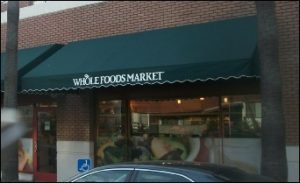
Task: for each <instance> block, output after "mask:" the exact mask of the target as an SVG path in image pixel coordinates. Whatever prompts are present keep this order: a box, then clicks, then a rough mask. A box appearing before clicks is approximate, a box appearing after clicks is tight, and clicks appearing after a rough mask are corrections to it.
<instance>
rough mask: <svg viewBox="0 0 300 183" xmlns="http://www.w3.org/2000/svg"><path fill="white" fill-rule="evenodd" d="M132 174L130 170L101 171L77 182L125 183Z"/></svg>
mask: <svg viewBox="0 0 300 183" xmlns="http://www.w3.org/2000/svg"><path fill="white" fill-rule="evenodd" d="M130 172H131V171H130V170H108V171H99V172H95V173H92V174H89V175H86V176H84V177H81V178H79V179H76V180H75V182H125V181H126V180H127V177H128V176H129V174H130Z"/></svg>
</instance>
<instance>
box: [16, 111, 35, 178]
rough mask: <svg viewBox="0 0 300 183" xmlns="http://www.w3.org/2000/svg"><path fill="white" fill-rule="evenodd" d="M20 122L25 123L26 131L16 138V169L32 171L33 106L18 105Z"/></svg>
mask: <svg viewBox="0 0 300 183" xmlns="http://www.w3.org/2000/svg"><path fill="white" fill-rule="evenodd" d="M18 109H19V110H20V112H21V115H22V122H24V123H25V124H26V128H27V130H28V131H27V133H26V134H25V135H24V136H23V137H22V138H21V139H19V140H18V157H19V158H18V170H19V172H26V173H33V150H32V149H33V139H32V136H33V131H32V120H33V106H19V107H18Z"/></svg>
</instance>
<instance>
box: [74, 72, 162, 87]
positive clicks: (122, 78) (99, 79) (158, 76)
mask: <svg viewBox="0 0 300 183" xmlns="http://www.w3.org/2000/svg"><path fill="white" fill-rule="evenodd" d="M164 73H165V72H162V71H158V72H141V73H132V74H116V75H110V76H95V77H91V76H89V75H88V74H85V75H84V77H83V78H74V79H73V83H74V86H88V85H109V84H122V83H138V82H150V81H161V80H162V75H163V74H164Z"/></svg>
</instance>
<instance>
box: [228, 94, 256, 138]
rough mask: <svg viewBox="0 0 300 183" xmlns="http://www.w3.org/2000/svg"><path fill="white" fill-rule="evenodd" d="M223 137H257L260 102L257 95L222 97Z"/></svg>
mask: <svg viewBox="0 0 300 183" xmlns="http://www.w3.org/2000/svg"><path fill="white" fill-rule="evenodd" d="M222 110H223V122H224V136H225V137H259V136H260V128H261V102H260V100H259V97H258V96H252V95H249V96H230V97H223V103H222Z"/></svg>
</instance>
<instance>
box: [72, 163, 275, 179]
mask: <svg viewBox="0 0 300 183" xmlns="http://www.w3.org/2000/svg"><path fill="white" fill-rule="evenodd" d="M67 182H274V180H273V179H271V178H268V177H264V176H260V175H254V174H248V173H246V172H244V171H242V170H240V169H238V168H234V167H229V166H223V165H216V164H202V163H201V164H197V163H191V162H182V161H151V162H138V163H133V162H130V163H119V164H113V165H105V166H101V167H97V168H94V169H92V170H89V171H87V172H85V173H82V174H79V175H76V176H75V177H73V178H71V179H70V180H68V181H67Z"/></svg>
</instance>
